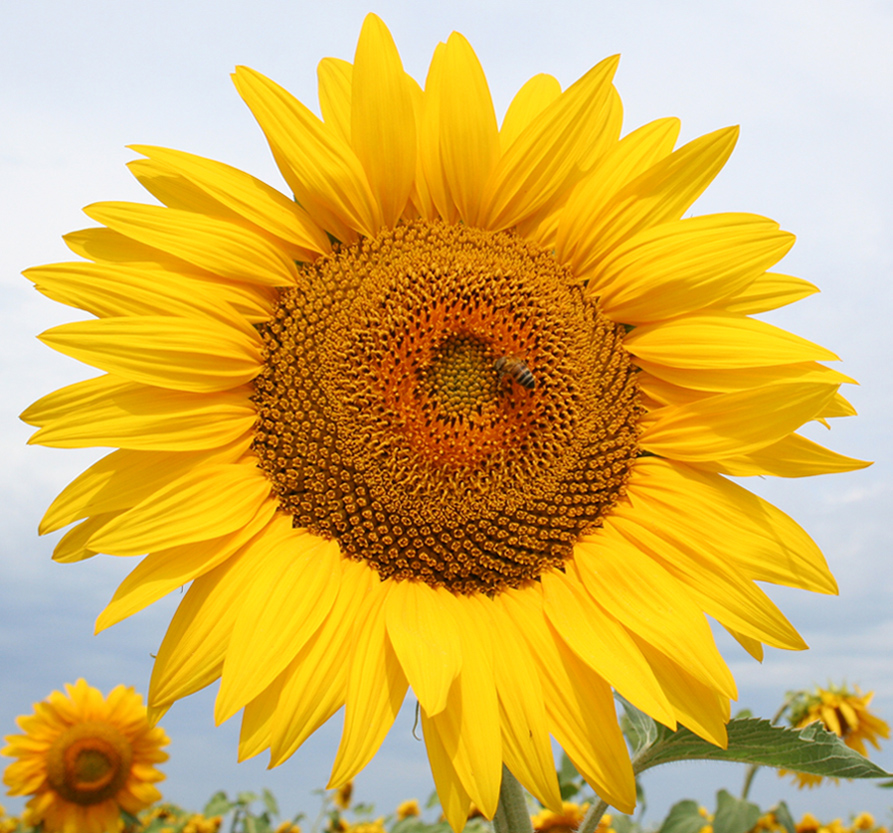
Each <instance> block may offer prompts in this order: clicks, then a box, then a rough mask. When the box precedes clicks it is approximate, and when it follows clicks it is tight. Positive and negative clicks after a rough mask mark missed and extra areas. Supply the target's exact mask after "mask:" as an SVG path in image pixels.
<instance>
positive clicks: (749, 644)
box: [726, 628, 763, 662]
mask: <svg viewBox="0 0 893 833" xmlns="http://www.w3.org/2000/svg"><path fill="white" fill-rule="evenodd" d="M726 630H727V631H728V632H729V633H730V634H731V636H732V638H733V639H734V640H735V641H736V642H737V643H738V644H739V645H740V646H741V647H742V648H744V650H745V651H747V653H748V654H750V655H751V656H752V657H753V658H754V659H755V660H756V661H757V662H762V661H763V643H762V642H760V641H759V640H757V639H751V638H750V637H749V636H745V635H744V634H743V633H738V631H736V630H733V629H732V628H726Z"/></svg>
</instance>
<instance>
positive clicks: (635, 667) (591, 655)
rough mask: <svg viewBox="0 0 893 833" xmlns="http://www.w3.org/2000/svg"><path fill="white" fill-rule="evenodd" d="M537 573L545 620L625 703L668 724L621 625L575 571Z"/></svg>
mask: <svg viewBox="0 0 893 833" xmlns="http://www.w3.org/2000/svg"><path fill="white" fill-rule="evenodd" d="M540 578H541V582H542V585H543V594H544V610H545V612H546V616H547V617H548V619H549V623H550V624H551V625H552V626H553V627H554V628H555V630H556V631H558V633H559V634H560V635H561V638H562V639H563V640H564V641H565V642H566V643H567V645H568V646H569V647H570V648H571V649H572V650H573V651H574V653H575V654H577V656H579V657H580V659H582V660H583V661H584V662H585V663H586V664H587V665H589V666H590V667H591V668H592V669H593V670H594V671H596V672H597V673H598V674H599V675H600V676H602V677H604V679H605V680H607V681H608V683H610V685H611V686H612V687H613V688H615V689H616V690H617V691H618V692H619V693H620V694H621V695H623V696H624V697H625V698H626V699H627V700H629V701H630V703H632V704H633V705H635V706H636V707H638V708H640V709H641V710H642V711H644V712H645V713H646V714H650V715H651V716H652V717H653V718H654V719H655V720H657V721H659V722H660V723H664V724H666V725H669V726H673V723H674V719H673V713H672V710H671V709H670V704H669V703H668V702H667V699H666V697H665V696H664V693H663V692H662V691H661V689H660V686H659V685H658V684H657V680H655V679H654V675H653V674H652V673H651V669H650V668H649V666H648V663H647V662H645V660H644V658H643V657H642V653H641V651H639V649H638V648H637V647H636V645H635V643H634V642H633V640H632V637H631V636H630V635H629V632H628V631H627V630H626V628H624V627H623V626H622V625H621V624H620V623H619V622H618V621H617V620H616V619H615V618H614V617H613V616H611V614H609V613H608V612H607V610H605V609H604V608H602V607H601V605H599V604H598V603H596V602H595V601H594V600H593V599H592V598H591V597H590V596H589V594H588V593H587V592H586V589H585V588H584V587H583V585H582V584H581V583H580V581H579V579H577V578H576V577H571V576H569V575H566V574H563V573H561V572H557V571H551V572H549V573H545V574H543V575H542V576H541V577H540Z"/></svg>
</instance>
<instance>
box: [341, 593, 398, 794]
mask: <svg viewBox="0 0 893 833" xmlns="http://www.w3.org/2000/svg"><path fill="white" fill-rule="evenodd" d="M384 601H385V597H384V594H381V598H380V600H379V604H377V605H375V606H371V607H370V608H369V609H368V610H367V611H366V617H365V618H364V620H363V621H362V622H361V623H360V622H358V623H357V639H356V642H355V644H354V646H353V650H352V652H351V655H350V661H349V666H350V673H349V676H348V682H347V702H346V703H345V709H344V731H343V733H342V735H341V743H340V744H339V746H338V754H337V755H336V756H335V762H334V764H332V774H331V776H330V777H329V783H328V784H327V785H326V789H330V790H331V789H338V788H339V787H341V786H342V785H344V784H346V783H347V782H348V781H350V780H351V779H352V778H353V777H354V776H355V775H356V774H357V773H358V772H359V771H360V770H361V769H363V767H365V766H366V764H368V763H369V761H371V760H372V756H373V755H375V753H376V752H377V751H378V747H379V746H381V742H382V741H383V740H384V738H385V735H386V734H387V733H388V731H389V730H390V728H391V726H392V725H393V723H394V720H396V718H397V713H398V712H399V711H400V706H401V705H402V704H403V700H404V698H405V697H406V689H407V687H408V683H407V681H406V676H405V675H404V673H403V670H402V669H401V668H400V662H399V661H398V660H397V656H396V654H395V653H394V649H393V648H392V647H391V643H390V642H389V640H388V636H387V626H386V624H385V617H384Z"/></svg>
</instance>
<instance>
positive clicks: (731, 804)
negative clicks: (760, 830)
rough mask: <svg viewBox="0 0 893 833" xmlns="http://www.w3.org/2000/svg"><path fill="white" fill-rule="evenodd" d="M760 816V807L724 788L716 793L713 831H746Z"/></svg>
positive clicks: (741, 832)
mask: <svg viewBox="0 0 893 833" xmlns="http://www.w3.org/2000/svg"><path fill="white" fill-rule="evenodd" d="M759 817H760V808H759V807H757V805H756V804H751V803H750V802H749V801H745V800H744V799H741V798H735V796H733V795H731V794H730V793H729V792H727V791H726V790H720V791H719V792H718V793H717V794H716V814H715V815H714V817H713V833H747V831H748V830H750V829H751V828H752V827H753V826H754V825H755V824H756V823H757V819H758V818H759Z"/></svg>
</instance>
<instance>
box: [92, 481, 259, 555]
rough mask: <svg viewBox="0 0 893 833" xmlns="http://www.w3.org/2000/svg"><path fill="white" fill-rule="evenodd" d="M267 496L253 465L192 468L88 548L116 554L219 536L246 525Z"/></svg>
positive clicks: (121, 518)
mask: <svg viewBox="0 0 893 833" xmlns="http://www.w3.org/2000/svg"><path fill="white" fill-rule="evenodd" d="M269 494H270V481H269V480H267V478H266V476H265V475H264V473H263V472H262V471H261V470H260V469H259V468H258V467H257V466H256V465H254V464H247V465H246V464H241V465H227V464H224V465H212V466H204V467H202V468H198V469H193V470H191V471H189V472H188V473H187V474H185V475H183V477H181V478H179V479H178V480H175V481H174V482H173V483H170V484H168V485H167V486H165V487H164V488H162V489H159V490H158V491H157V492H155V493H154V494H152V495H150V496H149V497H148V498H146V499H145V500H144V501H142V502H141V503H138V504H137V505H136V506H134V507H133V508H132V509H129V510H128V511H127V512H124V513H123V514H121V515H119V516H118V517H117V518H116V519H115V520H114V521H112V522H111V523H109V524H107V525H106V526H105V527H104V528H103V529H101V530H99V531H98V532H97V533H96V534H95V535H94V536H93V537H92V538H91V539H90V541H89V542H88V546H89V547H90V549H93V550H96V551H97V552H108V553H113V554H115V555H140V554H142V553H145V552H151V551H154V550H160V549H166V548H168V547H176V546H181V545H182V544H189V543H192V542H194V541H205V540H207V539H208V538H217V537H219V536H221V535H225V534H226V533H228V532H232V531H233V530H235V529H238V528H239V527H240V526H243V525H244V524H246V523H247V522H248V521H249V520H250V519H251V518H253V517H254V515H255V514H256V513H257V511H258V509H259V508H260V506H261V504H262V503H263V502H264V501H265V500H266V499H267V497H268V496H269Z"/></svg>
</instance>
